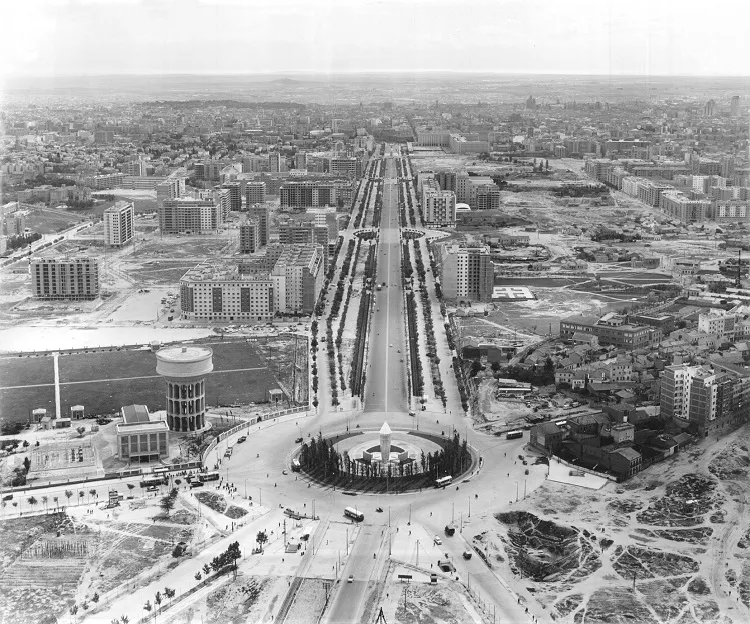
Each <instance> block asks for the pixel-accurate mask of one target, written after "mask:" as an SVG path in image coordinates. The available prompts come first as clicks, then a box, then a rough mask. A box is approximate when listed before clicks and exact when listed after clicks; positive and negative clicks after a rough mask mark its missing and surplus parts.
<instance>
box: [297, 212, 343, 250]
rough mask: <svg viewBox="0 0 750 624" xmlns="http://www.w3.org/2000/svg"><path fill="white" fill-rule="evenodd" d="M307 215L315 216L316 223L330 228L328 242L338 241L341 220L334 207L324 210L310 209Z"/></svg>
mask: <svg viewBox="0 0 750 624" xmlns="http://www.w3.org/2000/svg"><path fill="white" fill-rule="evenodd" d="M305 214H308V215H313V216H314V223H315V225H318V226H325V227H327V228H328V241H329V243H330V241H332V240H336V237H337V236H338V232H339V219H338V215H337V214H336V209H335V208H334V207H333V206H325V207H323V208H308V209H307V210H305Z"/></svg>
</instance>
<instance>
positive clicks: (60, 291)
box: [30, 257, 99, 299]
mask: <svg viewBox="0 0 750 624" xmlns="http://www.w3.org/2000/svg"><path fill="white" fill-rule="evenodd" d="M30 268H31V291H32V294H33V295H34V296H35V297H37V298H40V299H96V297H97V296H98V295H99V262H98V261H97V260H96V258H85V257H84V258H68V259H60V258H54V259H53V258H34V259H33V260H32V261H31V267H30Z"/></svg>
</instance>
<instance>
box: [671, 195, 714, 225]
mask: <svg viewBox="0 0 750 624" xmlns="http://www.w3.org/2000/svg"><path fill="white" fill-rule="evenodd" d="M661 209H662V210H663V211H664V212H665V213H666V214H668V215H669V216H671V217H674V218H675V219H678V220H679V221H681V222H682V223H700V222H702V221H705V220H706V216H707V214H708V213H709V211H710V210H711V202H710V201H708V200H706V199H690V198H689V197H687V196H686V195H684V194H683V193H681V192H680V191H667V192H665V193H662V195H661Z"/></svg>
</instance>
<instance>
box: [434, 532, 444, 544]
mask: <svg viewBox="0 0 750 624" xmlns="http://www.w3.org/2000/svg"><path fill="white" fill-rule="evenodd" d="M433 541H434V542H435V545H436V546H440V545H441V544H442V543H443V540H441V539H440V538H439V537H438V536H437V535H436V536H435V539H434V540H433Z"/></svg>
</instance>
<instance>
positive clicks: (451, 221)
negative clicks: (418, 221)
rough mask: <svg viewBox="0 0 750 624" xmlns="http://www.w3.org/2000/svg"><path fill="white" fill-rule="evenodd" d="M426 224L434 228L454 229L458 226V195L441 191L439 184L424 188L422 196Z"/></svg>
mask: <svg viewBox="0 0 750 624" xmlns="http://www.w3.org/2000/svg"><path fill="white" fill-rule="evenodd" d="M422 214H423V217H424V224H425V225H427V226H433V227H454V226H455V225H456V194H455V193H454V192H453V191H441V190H440V187H439V186H438V185H437V183H435V184H433V185H430V187H424V193H423V195H422Z"/></svg>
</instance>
